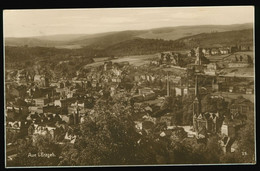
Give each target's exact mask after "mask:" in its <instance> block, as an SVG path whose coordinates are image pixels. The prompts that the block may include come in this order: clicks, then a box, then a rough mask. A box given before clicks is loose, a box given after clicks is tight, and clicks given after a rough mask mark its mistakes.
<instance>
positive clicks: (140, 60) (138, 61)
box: [85, 54, 156, 68]
mask: <svg viewBox="0 0 260 171" xmlns="http://www.w3.org/2000/svg"><path fill="white" fill-rule="evenodd" d="M155 57H156V54H153V55H136V56H124V57H120V58H118V59H112V60H111V61H112V62H113V63H114V62H125V61H128V62H129V63H130V64H131V65H134V66H141V65H144V64H147V63H149V61H150V60H152V59H154V58H155ZM107 59H108V58H100V59H98V60H97V58H95V59H94V60H95V62H94V63H91V64H87V65H85V68H89V67H97V66H100V65H103V64H104V62H105V61H106V60H107Z"/></svg>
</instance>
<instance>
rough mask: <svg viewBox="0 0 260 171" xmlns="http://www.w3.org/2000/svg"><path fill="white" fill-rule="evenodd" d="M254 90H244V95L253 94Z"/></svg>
mask: <svg viewBox="0 0 260 171" xmlns="http://www.w3.org/2000/svg"><path fill="white" fill-rule="evenodd" d="M253 93H254V90H253V89H252V88H247V89H246V94H253Z"/></svg>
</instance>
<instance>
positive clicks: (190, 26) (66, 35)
mask: <svg viewBox="0 0 260 171" xmlns="http://www.w3.org/2000/svg"><path fill="white" fill-rule="evenodd" d="M243 24H254V23H253V22H247V23H236V24H204V25H179V26H165V27H154V28H148V29H135V30H118V31H117V30H115V31H108V32H98V33H67V34H66V33H64V34H48V35H40V36H25V37H22V36H21V37H5V36H4V37H5V38H37V37H49V36H62V35H63V36H68V35H74V36H76V35H97V34H105V33H114V32H124V31H142V30H153V29H160V28H174V27H192V26H228V25H243Z"/></svg>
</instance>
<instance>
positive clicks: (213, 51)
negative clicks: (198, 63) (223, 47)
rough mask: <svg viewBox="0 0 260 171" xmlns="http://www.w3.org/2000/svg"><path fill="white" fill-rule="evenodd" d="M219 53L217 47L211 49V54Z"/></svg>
mask: <svg viewBox="0 0 260 171" xmlns="http://www.w3.org/2000/svg"><path fill="white" fill-rule="evenodd" d="M219 54H220V51H219V49H217V48H213V49H211V55H219Z"/></svg>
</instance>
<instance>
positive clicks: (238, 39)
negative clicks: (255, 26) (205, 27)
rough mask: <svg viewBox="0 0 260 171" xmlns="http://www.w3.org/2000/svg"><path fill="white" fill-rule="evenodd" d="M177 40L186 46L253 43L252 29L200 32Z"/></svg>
mask: <svg viewBox="0 0 260 171" xmlns="http://www.w3.org/2000/svg"><path fill="white" fill-rule="evenodd" d="M177 42H179V43H182V44H185V47H186V48H192V47H194V46H202V47H221V46H230V45H236V44H250V45H252V44H253V30H252V29H246V30H237V31H227V32H216V33H202V34H198V35H194V36H189V37H185V38H181V39H179V40H177Z"/></svg>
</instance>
